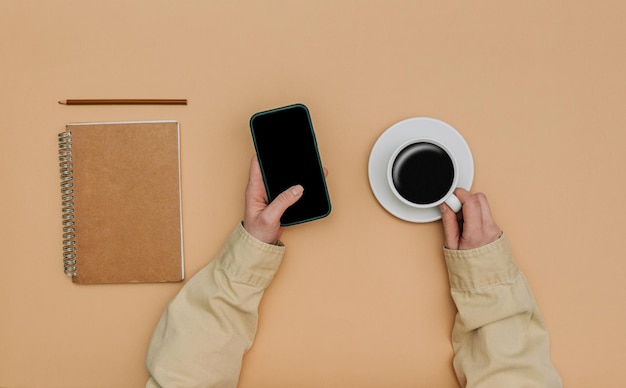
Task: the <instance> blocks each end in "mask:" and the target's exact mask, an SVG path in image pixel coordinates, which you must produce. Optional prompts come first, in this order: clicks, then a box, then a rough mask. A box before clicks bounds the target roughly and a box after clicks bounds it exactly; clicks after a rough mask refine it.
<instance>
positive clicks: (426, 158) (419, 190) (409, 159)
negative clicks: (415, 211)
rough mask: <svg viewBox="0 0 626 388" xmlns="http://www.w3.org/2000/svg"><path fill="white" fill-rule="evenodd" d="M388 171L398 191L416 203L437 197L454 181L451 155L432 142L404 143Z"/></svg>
mask: <svg viewBox="0 0 626 388" xmlns="http://www.w3.org/2000/svg"><path fill="white" fill-rule="evenodd" d="M391 171H392V179H393V184H394V186H395V187H396V190H397V191H398V193H400V195H401V196H402V197H404V198H405V199H406V200H407V201H409V202H413V203H416V204H418V205H427V204H430V203H433V202H437V201H439V200H440V199H441V198H442V197H443V196H444V195H446V194H447V193H448V190H450V186H452V183H453V182H454V165H453V164H452V159H450V156H449V155H448V153H447V152H446V151H444V150H443V149H442V148H441V147H439V146H437V145H435V144H431V143H424V142H422V143H414V144H410V145H408V146H406V148H404V149H403V150H402V151H400V153H399V154H398V156H397V157H396V160H395V161H394V163H393V167H392V170H391Z"/></svg>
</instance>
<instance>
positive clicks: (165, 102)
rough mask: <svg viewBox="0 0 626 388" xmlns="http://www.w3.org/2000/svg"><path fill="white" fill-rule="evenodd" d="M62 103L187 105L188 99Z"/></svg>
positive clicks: (61, 102)
mask: <svg viewBox="0 0 626 388" xmlns="http://www.w3.org/2000/svg"><path fill="white" fill-rule="evenodd" d="M59 104H62V105H187V99H102V100H98V99H91V100H61V101H59Z"/></svg>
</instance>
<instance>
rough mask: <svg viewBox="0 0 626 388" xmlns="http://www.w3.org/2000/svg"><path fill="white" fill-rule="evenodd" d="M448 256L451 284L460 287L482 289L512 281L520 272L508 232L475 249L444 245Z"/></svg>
mask: <svg viewBox="0 0 626 388" xmlns="http://www.w3.org/2000/svg"><path fill="white" fill-rule="evenodd" d="M444 257H445V260H446V265H447V267H448V278H449V280H450V288H452V289H453V290H456V291H468V292H469V291H479V290H481V289H485V288H489V287H493V286H497V285H501V284H507V283H511V282H513V281H514V280H515V279H517V278H518V277H519V274H520V271H519V268H518V266H517V264H516V263H515V260H514V259H513V256H512V255H511V250H510V248H509V243H508V241H507V239H506V237H505V236H504V234H503V235H502V236H500V238H499V239H498V240H496V241H494V242H492V243H490V244H487V245H485V246H482V247H479V248H475V249H468V250H452V249H447V248H444Z"/></svg>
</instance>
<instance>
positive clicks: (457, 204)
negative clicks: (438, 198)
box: [446, 194, 463, 213]
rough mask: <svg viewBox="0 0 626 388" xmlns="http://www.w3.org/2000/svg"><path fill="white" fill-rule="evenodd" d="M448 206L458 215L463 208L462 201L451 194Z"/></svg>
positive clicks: (447, 201)
mask: <svg viewBox="0 0 626 388" xmlns="http://www.w3.org/2000/svg"><path fill="white" fill-rule="evenodd" d="M446 205H448V206H450V209H452V211H453V212H455V213H458V212H459V210H461V208H462V207H463V205H462V204H461V201H459V199H458V198H457V196H456V195H454V194H451V195H450V196H449V197H448V199H446Z"/></svg>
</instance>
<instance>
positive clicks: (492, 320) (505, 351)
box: [444, 236, 562, 388]
mask: <svg viewBox="0 0 626 388" xmlns="http://www.w3.org/2000/svg"><path fill="white" fill-rule="evenodd" d="M444 256H445V259H446V264H447V266H448V275H449V279H450V288H451V294H452V299H453V300H454V303H455V304H456V306H457V310H458V313H457V315H456V319H455V322H454V328H453V330H452V345H453V348H454V353H455V355H454V370H455V372H456V374H457V378H458V380H459V382H460V384H461V386H463V387H507V388H514V387H561V386H562V382H561V378H560V377H559V374H558V373H557V371H556V369H555V368H554V366H553V365H552V362H551V360H550V340H549V336H548V332H547V329H546V326H545V323H544V320H543V318H542V316H541V314H540V312H539V308H538V306H537V303H536V302H535V299H534V297H533V295H532V293H531V291H530V288H529V286H528V283H527V282H526V279H525V278H524V275H523V274H522V273H521V272H520V270H519V268H518V267H517V264H516V263H515V261H514V259H513V257H512V255H511V252H510V249H509V245H508V242H507V240H506V238H505V236H502V237H501V238H500V239H499V240H497V241H495V242H493V243H491V244H489V245H486V246H484V247H481V248H477V249H472V250H465V251H463V250H449V249H445V250H444Z"/></svg>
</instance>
